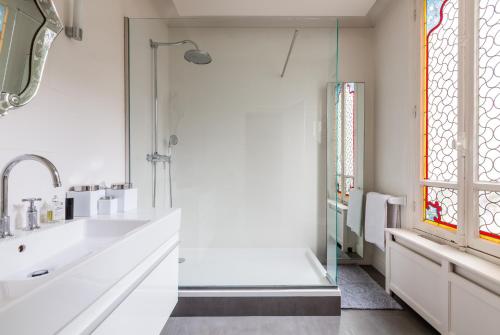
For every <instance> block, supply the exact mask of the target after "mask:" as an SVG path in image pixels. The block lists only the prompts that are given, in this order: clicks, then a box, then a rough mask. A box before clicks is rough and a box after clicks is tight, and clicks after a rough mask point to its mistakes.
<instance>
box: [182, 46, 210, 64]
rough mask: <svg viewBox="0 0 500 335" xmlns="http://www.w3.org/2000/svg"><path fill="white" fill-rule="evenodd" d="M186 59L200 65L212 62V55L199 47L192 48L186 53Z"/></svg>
mask: <svg viewBox="0 0 500 335" xmlns="http://www.w3.org/2000/svg"><path fill="white" fill-rule="evenodd" d="M184 59H185V60H187V61H188V62H190V63H193V64H198V65H206V64H210V63H211V62H212V57H211V56H210V54H209V53H208V52H206V51H202V50H199V49H191V50H188V51H186V52H185V53H184Z"/></svg>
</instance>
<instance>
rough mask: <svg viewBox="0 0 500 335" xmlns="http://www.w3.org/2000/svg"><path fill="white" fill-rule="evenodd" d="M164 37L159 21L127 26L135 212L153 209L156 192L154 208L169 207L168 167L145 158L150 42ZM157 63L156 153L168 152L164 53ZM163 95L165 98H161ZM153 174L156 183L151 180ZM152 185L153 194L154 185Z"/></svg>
mask: <svg viewBox="0 0 500 335" xmlns="http://www.w3.org/2000/svg"><path fill="white" fill-rule="evenodd" d="M167 33H168V30H167V25H166V22H165V21H163V20H149V19H133V20H131V23H130V25H129V50H128V52H129V55H128V57H129V69H128V70H129V81H128V83H129V92H130V93H129V116H128V118H129V122H128V126H129V134H128V138H129V145H128V147H129V148H128V149H129V153H128V155H129V179H130V182H132V183H133V184H134V185H136V186H137V187H138V192H139V197H138V201H139V208H151V207H153V195H154V191H156V196H155V197H156V201H155V207H156V208H166V207H168V206H169V195H168V189H167V188H168V164H167V163H166V162H160V163H158V164H152V163H151V162H150V161H148V160H147V155H148V154H151V153H152V152H153V150H154V129H155V122H156V120H155V118H154V114H153V107H154V104H155V99H154V96H153V88H154V87H153V85H154V83H153V80H152V78H153V76H154V65H153V58H152V50H151V48H150V42H149V40H150V39H163V38H165V36H166V34H167ZM159 58H161V61H160V62H158V69H157V70H158V78H159V80H158V90H159V92H160V93H163V94H159V97H158V108H159V113H158V125H159V126H158V136H157V137H158V151H159V152H160V153H165V152H167V150H168V138H169V135H170V133H169V132H168V128H167V127H166V126H165V125H166V124H167V120H168V113H167V108H168V98H169V95H168V79H167V78H168V63H167V59H168V53H167V52H165V51H164V50H160V51H159ZM165 93H167V94H165ZM154 170H156V182H155V180H154ZM155 184H156V190H154V185H155Z"/></svg>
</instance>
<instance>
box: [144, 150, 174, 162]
mask: <svg viewBox="0 0 500 335" xmlns="http://www.w3.org/2000/svg"><path fill="white" fill-rule="evenodd" d="M146 159H147V161H148V162H151V163H170V156H169V155H160V154H159V153H157V152H155V153H154V154H148V155H147V156H146Z"/></svg>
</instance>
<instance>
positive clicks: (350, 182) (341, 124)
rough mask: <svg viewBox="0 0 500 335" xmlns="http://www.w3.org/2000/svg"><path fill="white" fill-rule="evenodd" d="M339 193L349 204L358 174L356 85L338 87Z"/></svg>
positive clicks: (347, 84) (339, 85) (349, 84)
mask: <svg viewBox="0 0 500 335" xmlns="http://www.w3.org/2000/svg"><path fill="white" fill-rule="evenodd" d="M336 95H337V101H338V103H337V166H338V167H339V169H338V171H337V173H338V175H337V192H338V194H339V196H340V200H341V201H342V202H344V203H347V201H348V197H349V191H350V190H351V189H352V188H353V187H354V175H355V172H356V136H355V134H356V84H355V83H342V84H338V85H337V91H336Z"/></svg>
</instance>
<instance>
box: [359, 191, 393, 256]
mask: <svg viewBox="0 0 500 335" xmlns="http://www.w3.org/2000/svg"><path fill="white" fill-rule="evenodd" d="M390 197H391V196H390V195H386V194H380V193H375V192H370V193H368V194H367V195H366V210H365V239H366V241H367V242H370V243H373V244H375V245H376V246H377V247H378V248H379V249H381V250H385V243H384V242H385V228H386V227H387V201H388V200H389V198H390Z"/></svg>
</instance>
